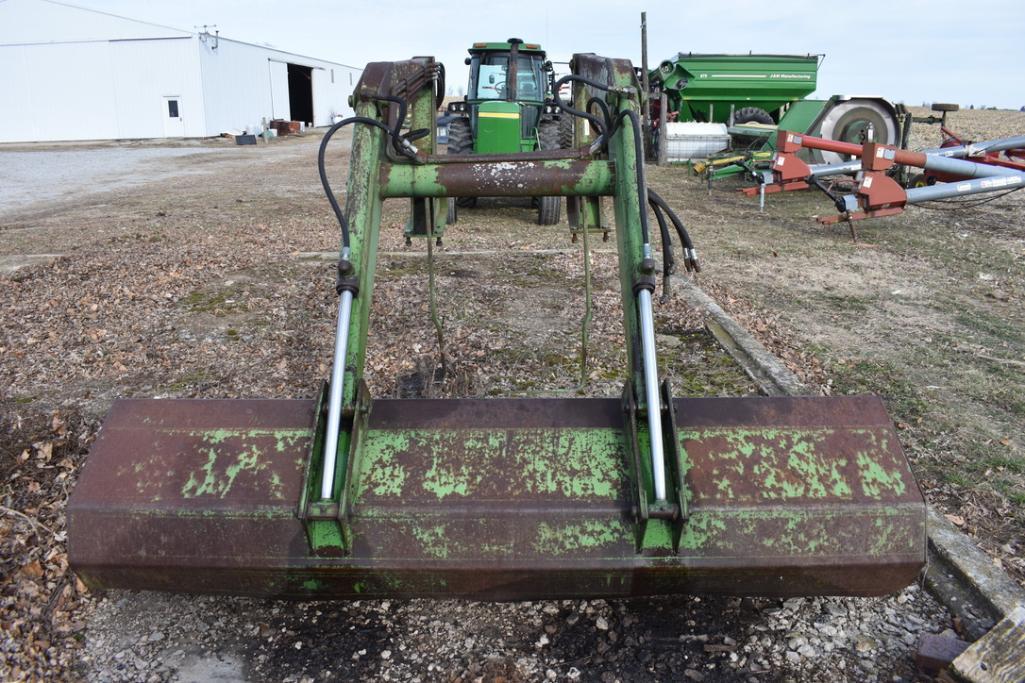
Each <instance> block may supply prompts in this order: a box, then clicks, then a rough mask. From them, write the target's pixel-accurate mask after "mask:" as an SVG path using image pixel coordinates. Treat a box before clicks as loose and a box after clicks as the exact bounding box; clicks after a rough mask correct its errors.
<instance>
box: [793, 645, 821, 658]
mask: <svg viewBox="0 0 1025 683" xmlns="http://www.w3.org/2000/svg"><path fill="white" fill-rule="evenodd" d="M797 652H798V653H799V654H800V655H801V656H802V657H807V658H809V659H810V658H812V657H816V656H818V654H819V653H818V652H816V651H815V648H813V647H812V646H811V645H802V646H801V647H799V648H798V649H797Z"/></svg>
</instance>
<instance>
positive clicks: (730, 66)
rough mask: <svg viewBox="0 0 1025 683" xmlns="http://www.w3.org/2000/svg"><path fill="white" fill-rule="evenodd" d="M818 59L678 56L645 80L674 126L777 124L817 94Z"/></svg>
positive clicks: (773, 56)
mask: <svg viewBox="0 0 1025 683" xmlns="http://www.w3.org/2000/svg"><path fill="white" fill-rule="evenodd" d="M818 70H819V56H818V55H804V56H800V55H753V54H749V55H696V54H693V53H688V54H683V53H682V52H681V53H680V54H678V55H676V58H675V59H672V60H666V61H664V62H662V63H661V64H660V65H659V67H658V68H657V69H655V70H654V71H652V72H651V73H650V74H649V80H650V82H651V83H652V84H653V85H655V86H656V87H659V88H660V89H661V90H662V91H664V92H665V93H666V96H667V98H668V100H669V111H670V112H676V120H677V121H706V122H713V123H727V122H728V121H729V118H730V111H731V108H732V109H733V123H750V122H756V123H764V124H773V123H778V122H779V119H780V117H781V116H782V115H783V113H784V110H785V108H786V107H787V106H788V105H790V104H791V103H793V102H797V101H798V100H801V99H804V98H805V97H807V96H808V95H810V94H812V93H813V92H814V91H815V87H816V76H817V74H818Z"/></svg>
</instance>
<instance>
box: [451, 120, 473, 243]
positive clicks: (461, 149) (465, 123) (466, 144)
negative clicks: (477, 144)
mask: <svg viewBox="0 0 1025 683" xmlns="http://www.w3.org/2000/svg"><path fill="white" fill-rule="evenodd" d="M447 147H448V149H446V150H445V153H446V154H473V132H472V131H471V130H470V120H469V119H463V118H458V119H453V120H451V121H449V122H448V145H447ZM455 200H456V206H460V207H463V208H472V207H474V206H476V205H477V198H476V197H456V198H455ZM452 222H453V223H454V222H455V221H452Z"/></svg>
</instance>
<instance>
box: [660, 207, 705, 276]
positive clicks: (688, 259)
mask: <svg viewBox="0 0 1025 683" xmlns="http://www.w3.org/2000/svg"><path fill="white" fill-rule="evenodd" d="M648 201H649V202H651V204H652V206H658V207H659V208H660V209H662V210H663V211H664V212H665V213H666V215H667V216H668V217H669V220H670V221H671V222H672V224H673V227H674V228H675V229H676V233H677V234H678V235H679V236H680V243H681V244H682V245H683V258H684V260H683V262H684V266H685V267H686V269H687V270H693V271H694V272H695V273H700V272H701V264H700V263H699V262H698V251H697V249H695V248H694V242H693V241H692V240H691V238H690V233H688V232H687V228H686V227H684V225H683V221H682V220H680V217H679V216H677V215H676V212H675V211H673V210H672V209H671V208H670V207H669V204H668V203H667V202H666V200H664V199H662V197H661V195H659V194H658V193H657V192H655V191H654V190H651V189H649V190H648Z"/></svg>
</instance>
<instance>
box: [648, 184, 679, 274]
mask: <svg viewBox="0 0 1025 683" xmlns="http://www.w3.org/2000/svg"><path fill="white" fill-rule="evenodd" d="M649 203H650V204H651V211H652V213H654V214H655V220H657V221H658V232H659V235H661V237H662V276H663V277H666V278H667V277H669V276H670V275H672V274H673V273H674V272H675V271H676V259H675V258H673V238H672V237H671V236H670V235H669V226H668V225H667V224H666V217H665V216H663V215H662V210H661V209H659V207H658V204H656V203H655V202H649Z"/></svg>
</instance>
